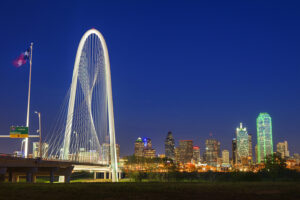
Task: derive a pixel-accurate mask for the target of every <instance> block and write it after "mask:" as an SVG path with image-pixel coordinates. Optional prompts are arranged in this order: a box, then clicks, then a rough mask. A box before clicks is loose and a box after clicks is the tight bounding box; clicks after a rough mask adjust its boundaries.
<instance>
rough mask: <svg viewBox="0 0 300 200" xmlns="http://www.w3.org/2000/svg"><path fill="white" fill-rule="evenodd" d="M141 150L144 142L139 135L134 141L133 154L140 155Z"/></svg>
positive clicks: (141, 154) (141, 153)
mask: <svg viewBox="0 0 300 200" xmlns="http://www.w3.org/2000/svg"><path fill="white" fill-rule="evenodd" d="M143 150H144V143H143V141H142V138H140V137H139V138H138V139H137V140H136V141H135V143H134V155H135V156H139V157H142V156H143Z"/></svg>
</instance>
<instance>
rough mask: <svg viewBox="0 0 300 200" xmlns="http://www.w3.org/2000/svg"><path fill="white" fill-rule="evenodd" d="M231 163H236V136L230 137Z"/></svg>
mask: <svg viewBox="0 0 300 200" xmlns="http://www.w3.org/2000/svg"><path fill="white" fill-rule="evenodd" d="M232 164H233V165H236V164H237V148H236V138H233V139H232Z"/></svg>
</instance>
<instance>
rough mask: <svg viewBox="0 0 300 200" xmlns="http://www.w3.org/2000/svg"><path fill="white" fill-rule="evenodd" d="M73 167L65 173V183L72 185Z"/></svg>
mask: <svg viewBox="0 0 300 200" xmlns="http://www.w3.org/2000/svg"><path fill="white" fill-rule="evenodd" d="M73 168H74V167H73V166H71V167H68V168H66V172H65V175H64V176H65V183H70V179H71V175H72V171H73Z"/></svg>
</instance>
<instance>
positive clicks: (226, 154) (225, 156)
mask: <svg viewBox="0 0 300 200" xmlns="http://www.w3.org/2000/svg"><path fill="white" fill-rule="evenodd" d="M229 164H230V163H229V151H228V150H223V151H222V165H223V166H226V165H229Z"/></svg>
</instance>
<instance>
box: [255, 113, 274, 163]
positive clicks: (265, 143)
mask: <svg viewBox="0 0 300 200" xmlns="http://www.w3.org/2000/svg"><path fill="white" fill-rule="evenodd" d="M256 128H257V156H258V158H257V161H258V163H261V162H264V161H265V159H266V157H267V156H268V155H272V154H273V138H272V119H271V117H270V115H269V114H268V113H260V114H259V115H258V117H257V119H256Z"/></svg>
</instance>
